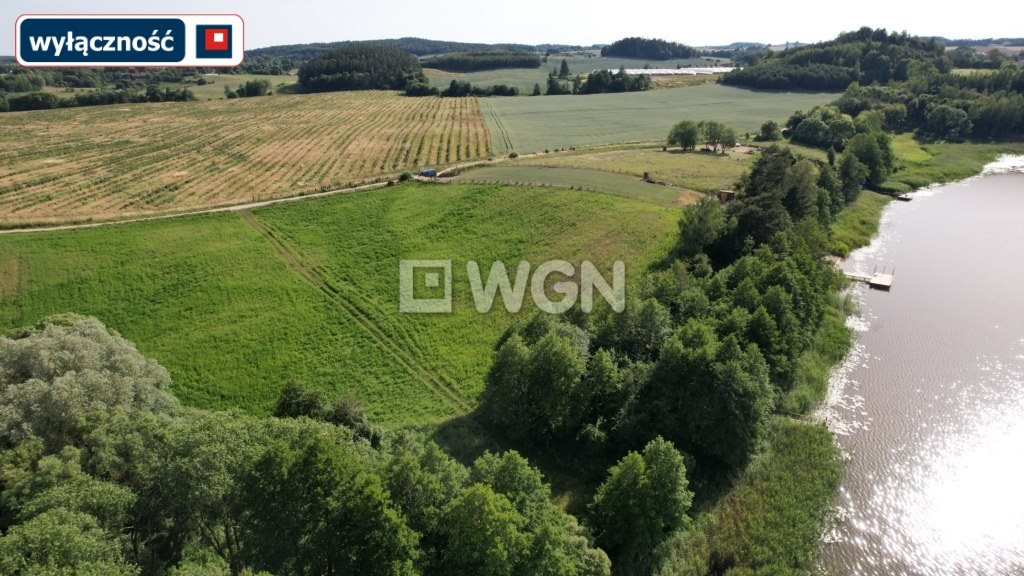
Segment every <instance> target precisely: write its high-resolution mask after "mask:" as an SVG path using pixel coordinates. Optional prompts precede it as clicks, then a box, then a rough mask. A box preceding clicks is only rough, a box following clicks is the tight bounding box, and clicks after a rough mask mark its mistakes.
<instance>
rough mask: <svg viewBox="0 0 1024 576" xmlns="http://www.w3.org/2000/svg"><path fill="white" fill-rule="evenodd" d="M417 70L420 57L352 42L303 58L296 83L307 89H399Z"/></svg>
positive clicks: (385, 47)
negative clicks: (321, 53)
mask: <svg viewBox="0 0 1024 576" xmlns="http://www.w3.org/2000/svg"><path fill="white" fill-rule="evenodd" d="M418 73H421V69H420V63H419V60H417V59H416V57H414V56H411V55H409V54H408V53H406V52H403V51H402V50H399V49H398V48H393V47H390V46H378V45H372V44H352V45H349V46H345V47H343V48H338V49H337V50H334V51H332V52H328V53H326V54H324V55H322V56H317V57H315V58H312V59H310V60H309V61H307V62H305V63H304V64H303V65H302V66H301V67H300V68H299V84H301V85H302V87H303V88H304V89H306V90H308V91H310V92H325V91H331V90H400V89H403V88H405V86H406V84H408V83H409V80H408V79H409V77H410V76H413V75H415V74H418Z"/></svg>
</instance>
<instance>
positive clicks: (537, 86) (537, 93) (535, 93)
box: [531, 84, 540, 96]
mask: <svg viewBox="0 0 1024 576" xmlns="http://www.w3.org/2000/svg"><path fill="white" fill-rule="evenodd" d="M531 96H540V84H534V85H533V94H531Z"/></svg>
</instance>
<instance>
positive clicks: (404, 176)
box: [398, 170, 412, 182]
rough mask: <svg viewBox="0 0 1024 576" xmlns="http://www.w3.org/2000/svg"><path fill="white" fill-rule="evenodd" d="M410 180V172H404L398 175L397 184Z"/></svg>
mask: <svg viewBox="0 0 1024 576" xmlns="http://www.w3.org/2000/svg"><path fill="white" fill-rule="evenodd" d="M411 179H412V172H409V171H408V170H407V171H405V172H402V173H401V174H399V175H398V181H399V182H406V181H408V180H411Z"/></svg>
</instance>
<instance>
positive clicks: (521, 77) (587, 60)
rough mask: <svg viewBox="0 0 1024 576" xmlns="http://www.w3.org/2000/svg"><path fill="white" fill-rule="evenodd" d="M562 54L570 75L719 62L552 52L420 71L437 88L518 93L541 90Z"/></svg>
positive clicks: (695, 59)
mask: <svg viewBox="0 0 1024 576" xmlns="http://www.w3.org/2000/svg"><path fill="white" fill-rule="evenodd" d="M562 58H565V61H566V63H567V64H568V65H569V72H570V73H571V74H573V75H576V74H582V75H584V76H586V75H587V74H589V73H591V72H593V71H594V70H600V69H602V68H608V69H615V70H617V69H619V68H621V67H626V68H643V67H644V65H645V64H650V65H651V68H676V67H677V66H689V67H692V66H700V67H706V66H717V65H720V63H721V62H722V60H721V59H715V58H707V59H705V58H689V59H680V60H664V61H661V60H638V59H633V58H605V57H603V56H592V57H586V56H581V55H579V54H573V55H572V56H560V55H555V56H551V57H550V58H548V62H547V64H541V65H540V68H505V69H502V70H483V71H480V72H468V73H457V72H446V71H444V70H437V69H434V68H430V62H429V61H426V62H424V63H423V66H424V72H425V73H426V74H427V76H428V77H429V78H430V81H431V83H432V84H434V85H435V86H437V87H438V88H445V87H447V86H448V84H449V83H451V81H452V79H453V78H455V79H458V80H461V81H465V82H471V83H473V84H474V85H477V86H492V85H494V84H508V85H509V86H516V87H517V88H519V91H520V93H522V94H524V95H527V94H531V93H532V92H533V85H534V84H540V88H541V90H544V87H545V86H546V85H547V81H548V74H549V73H550V72H551V70H552V69H555V70H557V69H558V68H559V67H560V66H561V65H562Z"/></svg>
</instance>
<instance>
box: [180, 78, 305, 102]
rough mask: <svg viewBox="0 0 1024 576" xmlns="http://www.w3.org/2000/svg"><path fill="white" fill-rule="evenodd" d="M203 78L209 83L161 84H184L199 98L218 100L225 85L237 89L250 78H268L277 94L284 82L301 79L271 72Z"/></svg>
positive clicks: (222, 93)
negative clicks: (274, 74) (200, 84)
mask: <svg viewBox="0 0 1024 576" xmlns="http://www.w3.org/2000/svg"><path fill="white" fill-rule="evenodd" d="M203 78H205V79H206V81H207V82H208V84H205V85H203V86H199V85H197V84H195V83H191V82H189V83H182V82H173V83H164V84H161V85H160V87H161V88H163V87H167V88H174V89H180V88H181V87H182V86H187V87H188V89H189V90H191V91H192V92H194V93H195V95H196V98H198V99H199V100H211V99H212V100H217V99H218V98H223V97H224V86H230V87H231V89H232V90H235V89H237V88H238V85H239V84H245V83H246V82H248V81H249V80H266V81H267V82H270V90H271V91H272V92H273V93H274V94H277V92H278V88H279V87H280V86H281V85H282V84H283V85H285V86H288V85H292V84H295V83H297V82H298V81H299V77H298V76H295V75H293V74H288V75H281V76H272V75H269V74H203Z"/></svg>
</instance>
